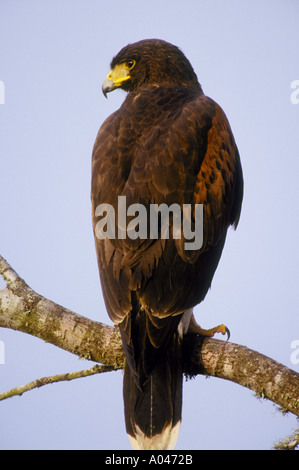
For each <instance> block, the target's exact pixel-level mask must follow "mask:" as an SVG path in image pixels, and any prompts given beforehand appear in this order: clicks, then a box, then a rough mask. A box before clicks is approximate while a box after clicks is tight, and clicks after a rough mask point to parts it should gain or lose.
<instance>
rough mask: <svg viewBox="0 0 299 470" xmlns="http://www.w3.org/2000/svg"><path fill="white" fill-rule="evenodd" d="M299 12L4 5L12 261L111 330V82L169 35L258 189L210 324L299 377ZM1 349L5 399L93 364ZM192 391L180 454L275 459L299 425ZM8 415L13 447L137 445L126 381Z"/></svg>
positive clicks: (223, 384)
mask: <svg viewBox="0 0 299 470" xmlns="http://www.w3.org/2000/svg"><path fill="white" fill-rule="evenodd" d="M298 16H299V2H298V0H285V1H282V0H279V1H278V0H243V1H242V2H240V1H238V0H226V1H223V0H185V1H184V2H178V1H177V0H171V1H168V0H165V1H161V0H159V1H154V0H148V1H146V2H140V1H136V0H127V1H126V2H122V1H118V0H116V1H115V2H113V3H112V2H104V1H99V0H84V1H83V0H44V1H43V2H40V1H38V0H26V2H23V1H21V0H0V84H1V86H0V103H1V104H0V181H1V183H0V208H1V209H0V224H1V227H0V228H1V229H0V254H1V255H2V256H3V257H4V258H5V259H7V261H8V262H9V263H10V264H11V265H12V266H13V268H14V269H15V270H16V271H17V272H18V273H19V274H20V275H21V277H23V278H24V279H25V280H26V282H27V283H28V284H29V285H30V286H31V287H32V288H33V289H34V290H35V291H36V292H38V293H40V294H42V295H44V296H45V297H47V298H49V299H51V300H53V301H55V302H57V303H59V304H61V305H63V306H64V307H67V308H69V309H71V310H73V311H75V312H77V313H78V314H80V315H84V316H86V317H89V318H91V319H93V320H96V321H101V322H103V323H107V324H111V321H110V320H109V318H108V315H107V312H106V309H105V305H104V302H103V297H102V291H101V286H100V281H99V276H98V268H97V262H96V255H95V248H94V240H93V233H92V227H91V204H90V177H91V152H92V148H93V143H94V140H95V137H96V134H97V132H98V129H99V127H100V126H101V124H102V122H103V121H104V119H105V118H106V117H107V116H109V115H110V114H111V113H112V112H113V111H114V110H116V109H117V108H118V107H119V106H120V104H121V103H122V101H123V100H124V98H125V93H124V92H122V91H121V90H117V91H114V92H113V93H111V94H109V96H108V99H107V100H106V99H105V98H104V96H103V95H102V92H101V84H102V82H103V80H104V78H105V77H106V75H107V73H108V72H109V64H110V62H111V59H112V57H113V56H114V55H116V53H117V52H118V51H119V50H120V49H121V48H122V47H123V46H124V45H126V44H128V43H132V42H135V41H138V40H141V39H146V38H160V39H164V40H166V41H169V42H171V43H173V44H175V45H177V46H179V47H180V48H181V49H182V51H183V52H184V53H185V55H186V56H187V57H188V59H189V60H190V62H191V63H192V65H193V68H194V70H195V72H196V73H197V76H198V79H199V82H200V83H201V85H202V87H203V90H204V92H205V94H206V95H208V96H210V97H211V98H213V99H214V100H215V101H217V102H218V104H219V105H220V106H221V107H222V108H223V109H224V111H225V113H226V115H227V117H228V119H229V122H230V124H231V127H232V130H233V133H234V136H235V139H236V142H237V145H238V148H239V151H240V155H241V161H242V167H243V173H244V180H245V192H244V201H243V208H242V214H241V219H240V223H239V227H238V229H237V231H236V232H235V231H233V230H232V229H231V230H229V233H228V237H227V241H226V246H225V248H224V252H223V255H222V258H221V261H220V264H219V267H218V269H217V271H216V274H215V277H214V280H213V283H212V287H211V289H210V291H209V293H208V295H207V297H206V299H205V301H204V302H203V303H202V304H200V305H199V306H197V307H196V308H195V314H196V319H197V321H198V322H199V323H200V324H201V326H202V327H203V328H209V327H212V326H215V325H217V324H219V323H225V324H226V325H227V326H228V327H229V329H230V331H231V339H230V341H232V342H234V343H238V344H242V345H244V346H247V347H249V348H251V349H254V350H256V351H259V352H260V353H262V354H265V355H266V356H269V357H271V358H273V359H274V360H276V361H278V362H281V363H283V364H284V365H286V366H287V367H290V368H292V369H294V370H296V371H297V372H298V371H299V364H298V360H294V358H295V359H296V358H298V357H299V356H298V354H297V355H296V351H294V349H292V347H291V346H292V344H293V345H294V344H297V346H298V340H299V324H298V304H299V302H298V262H299V256H298V237H299V223H298V196H299V185H298V176H299V171H298V170H299V132H298V131H299V129H298V127H299V126H298V125H299V93H297V94H296V88H292V86H293V87H296V86H297V87H298V85H299V82H298V83H297V85H296V80H297V81H298V80H299V60H298V59H299V57H298V47H297V46H298V44H299V28H298ZM0 282H1V281H0ZM1 285H2V287H3V283H2V284H1V283H0V288H1ZM296 341H297V343H296ZM0 342H1V344H2V346H4V351H5V360H4V361H2V362H4V364H1V363H0V384H1V385H0V392H4V391H6V390H9V389H11V388H13V387H16V386H19V385H23V384H25V383H27V382H30V381H32V380H34V379H37V378H40V377H44V376H49V375H54V374H58V373H64V372H70V371H75V370H81V369H84V368H89V367H91V366H92V363H91V362H88V361H83V360H80V359H78V358H77V357H75V356H74V355H72V354H70V353H68V352H65V351H63V350H60V349H58V348H57V347H55V346H53V345H51V344H47V343H45V342H44V341H42V340H40V339H37V338H34V337H32V336H29V335H26V334H24V333H20V332H15V331H9V330H6V329H0ZM292 353H293V354H292ZM0 362H1V361H0ZM183 394H184V398H183V421H182V426H181V431H180V435H179V439H178V442H177V446H176V449H177V450H192V449H199V450H210V449H212V450H218V449H232V450H238V449H244V450H245V449H271V448H272V446H273V444H274V443H275V442H276V441H277V440H278V439H280V438H284V437H285V436H286V435H288V434H290V433H291V432H293V430H294V429H295V428H296V419H295V417H294V416H292V415H286V416H283V415H282V414H281V413H280V412H279V411H278V409H277V407H275V406H274V405H273V404H272V403H271V402H266V401H264V400H259V399H257V398H256V397H255V396H254V393H253V392H252V391H250V390H247V389H245V388H242V387H241V386H239V385H236V384H233V383H230V382H227V381H224V380H220V379H217V378H204V377H201V376H198V377H196V378H195V379H193V380H191V381H188V382H185V383H184V392H183ZM0 416H1V419H0V449H2V450H4V449H6V450H10V449H13V450H23V449H30V450H39V449H44V450H46V449H50V450H54V449H68V450H75V449H82V450H88V449H107V450H108V449H109V450H110V449H112V450H121V449H127V450H129V449H130V444H129V441H128V439H127V436H126V433H125V426H124V418H123V402H122V372H121V371H118V372H113V373H112V372H111V373H107V374H101V375H96V376H93V377H90V378H85V379H79V380H76V381H72V382H66V383H59V384H53V385H49V386H46V387H43V388H41V389H38V390H34V391H31V392H28V393H26V394H24V395H23V396H22V397H14V398H11V399H9V400H5V401H4V402H1V403H0Z"/></svg>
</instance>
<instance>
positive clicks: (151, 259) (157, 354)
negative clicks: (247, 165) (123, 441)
mask: <svg viewBox="0 0 299 470" xmlns="http://www.w3.org/2000/svg"><path fill="white" fill-rule="evenodd" d="M118 88H120V89H122V90H124V91H125V92H128V94H127V95H126V98H125V100H124V102H123V104H122V105H121V107H120V108H119V109H118V110H117V111H115V112H114V113H113V114H111V116H109V117H108V118H107V119H106V120H105V121H104V123H103V124H102V126H101V128H100V130H99V132H98V135H97V138H96V141H95V144H94V148H93V156H92V187H91V199H92V217H93V229H94V234H95V245H96V252H97V260H98V266H99V272H100V280H101V285H102V291H103V296H104V300H105V304H106V308H107V311H108V314H109V316H110V318H111V319H112V321H113V322H114V324H115V325H117V326H118V327H119V329H120V333H121V337H122V342H123V347H124V351H125V356H126V364H125V372H124V385H123V396H124V408H125V421H126V430H127V434H128V436H129V438H130V441H131V444H132V446H133V448H135V449H171V448H173V447H174V445H175V442H176V439H177V435H178V430H179V425H180V421H181V409H182V339H183V335H184V334H185V333H186V332H188V331H193V332H194V331H195V332H197V333H201V334H205V335H207V336H212V335H214V333H216V332H221V333H224V332H225V331H226V328H225V327H224V325H220V326H218V327H215V328H212V329H211V330H201V328H200V326H199V325H197V324H196V322H195V319H194V317H193V311H192V309H193V307H195V306H196V305H197V304H199V303H200V302H201V301H202V300H203V299H204V298H205V296H206V294H207V291H208V289H209V288H210V285H211V282H212V278H213V276H214V273H215V270H216V268H217V265H218V262H219V259H220V257H221V253H222V249H223V246H224V243H225V238H226V233H227V229H228V228H229V226H230V225H233V226H234V227H235V228H236V227H237V224H238V221H239V217H240V211H241V205H242V198H243V176H242V169H241V163H240V158H239V153H238V149H237V146H236V143H235V140H234V137H233V134H232V131H231V128H230V125H229V123H228V120H227V118H226V115H225V114H224V112H223V110H222V109H221V107H220V106H219V105H218V104H217V103H215V102H214V101H213V100H212V99H211V98H209V97H207V96H206V95H205V94H204V93H203V90H202V88H201V85H200V83H199V82H198V79H197V76H196V74H195V72H194V70H193V68H192V66H191V64H190V62H189V61H188V59H187V58H186V57H185V55H184V54H183V52H182V51H181V50H180V49H179V48H178V47H176V46H174V45H172V44H170V43H168V42H166V41H163V40H158V39H147V40H142V41H139V42H136V43H134V44H129V45H127V46H125V47H124V48H123V49H121V51H120V52H119V53H118V54H117V55H116V56H115V57H114V58H113V60H112V62H111V71H110V73H109V74H108V75H107V77H106V79H105V80H104V83H103V87H102V90H103V93H104V95H105V96H106V95H107V93H110V92H112V91H113V90H115V89H118ZM198 207H202V212H200V211H198V212H197V210H196V209H197V208H198ZM165 208H166V209H168V212H167V211H166V212H165V211H164V213H163V214H162V209H165ZM160 209H161V211H160ZM174 209H179V210H180V211H181V212H180V213H178V212H177V211H175V210H174ZM187 209H188V210H187ZM189 209H190V210H189ZM159 211H160V212H159ZM155 214H158V218H156V219H155V218H154V215H155ZM165 214H166V215H165ZM198 214H199V215H200V214H201V222H202V223H201V227H202V231H201V232H200V230H197V229H198V227H197V229H196V230H197V231H196V230H195V228H196V222H197V219H196V217H197V215H198ZM162 215H163V217H162ZM180 215H181V218H180ZM134 216H135V217H134ZM166 216H167V217H166ZM157 220H158V222H157ZM153 221H156V226H155V227H154V229H152V227H150V224H151V223H153ZM165 221H166V225H167V223H168V227H166V228H167V230H165ZM183 222H186V224H185V226H184V227H183ZM188 223H189V231H188V230H187V229H186V230H183V229H182V230H181V231H180V230H179V229H180V228H182V227H183V228H186V227H188ZM197 233H199V234H200V233H201V238H200V239H199V240H197V241H198V243H194V244H193V245H192V243H190V240H191V236H194V238H195V236H196V234H197Z"/></svg>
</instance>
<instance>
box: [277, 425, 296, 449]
mask: <svg viewBox="0 0 299 470" xmlns="http://www.w3.org/2000/svg"><path fill="white" fill-rule="evenodd" d="M298 446H299V429H296V431H294V432H293V434H292V435H291V436H288V437H286V438H285V439H284V440H282V441H279V442H277V444H275V445H274V449H275V450H295V449H296V447H298Z"/></svg>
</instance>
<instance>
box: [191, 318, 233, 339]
mask: <svg viewBox="0 0 299 470" xmlns="http://www.w3.org/2000/svg"><path fill="white" fill-rule="evenodd" d="M188 333H191V334H197V335H202V336H209V337H210V338H212V337H213V336H214V335H215V334H216V333H221V334H222V335H227V338H226V341H228V340H229V338H230V331H229V329H228V328H227V326H225V325H223V324H221V325H218V326H215V327H214V328H210V329H209V330H205V329H203V328H201V326H199V325H198V323H196V321H195V318H194V316H193V315H192V317H191V320H190V324H189V330H188Z"/></svg>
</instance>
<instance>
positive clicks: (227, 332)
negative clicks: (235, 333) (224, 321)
mask: <svg viewBox="0 0 299 470" xmlns="http://www.w3.org/2000/svg"><path fill="white" fill-rule="evenodd" d="M225 333H226V334H227V338H226V341H228V340H229V338H230V331H229V329H228V328H227V326H226V327H225Z"/></svg>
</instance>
